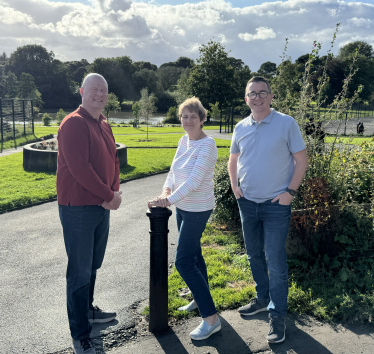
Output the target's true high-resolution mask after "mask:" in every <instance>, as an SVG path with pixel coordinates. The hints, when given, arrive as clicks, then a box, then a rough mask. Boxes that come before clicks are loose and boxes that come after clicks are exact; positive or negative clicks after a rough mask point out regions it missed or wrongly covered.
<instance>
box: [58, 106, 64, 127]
mask: <svg viewBox="0 0 374 354" xmlns="http://www.w3.org/2000/svg"><path fill="white" fill-rule="evenodd" d="M65 117H66V112H65V111H64V110H63V109H62V108H61V109H60V110H59V111H58V112H57V113H56V123H57V125H60V124H61V122H62V121H63V119H64V118H65Z"/></svg>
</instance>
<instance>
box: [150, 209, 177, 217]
mask: <svg viewBox="0 0 374 354" xmlns="http://www.w3.org/2000/svg"><path fill="white" fill-rule="evenodd" d="M146 214H147V216H148V217H149V218H169V217H170V216H171V215H172V214H173V212H172V211H171V210H170V209H169V208H162V207H152V208H150V209H148V210H147V212H146Z"/></svg>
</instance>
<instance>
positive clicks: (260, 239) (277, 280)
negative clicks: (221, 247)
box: [238, 197, 291, 317]
mask: <svg viewBox="0 0 374 354" xmlns="http://www.w3.org/2000/svg"><path fill="white" fill-rule="evenodd" d="M238 204H239V211H240V218H241V221H242V227H243V236H244V242H245V248H246V250H247V255H248V261H249V265H250V267H251V271H252V275H253V279H254V281H255V282H256V292H257V298H259V299H261V300H263V301H265V302H268V301H270V304H269V306H268V309H269V312H270V315H271V316H279V317H284V316H285V315H286V312H287V296H288V266H287V255H286V239H287V233H288V227H289V225H290V219H291V205H281V204H279V202H278V201H277V202H274V203H272V202H271V200H267V201H265V202H263V203H255V202H253V201H251V200H248V199H246V198H243V197H242V198H239V199H238Z"/></svg>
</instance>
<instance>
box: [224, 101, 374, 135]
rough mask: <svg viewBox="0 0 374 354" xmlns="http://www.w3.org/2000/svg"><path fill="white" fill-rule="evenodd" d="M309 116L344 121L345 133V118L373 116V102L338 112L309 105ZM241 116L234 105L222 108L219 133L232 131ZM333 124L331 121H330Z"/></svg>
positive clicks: (357, 104) (324, 119)
mask: <svg viewBox="0 0 374 354" xmlns="http://www.w3.org/2000/svg"><path fill="white" fill-rule="evenodd" d="M308 113H309V115H310V116H311V117H314V118H317V119H318V120H320V119H321V120H323V121H345V125H344V126H345V129H344V134H345V133H346V126H347V120H352V119H361V118H365V117H374V104H372V103H371V104H363V103H354V104H353V105H352V107H351V109H349V110H347V111H345V112H342V113H340V114H339V112H338V111H337V110H334V109H331V110H328V109H326V108H324V107H320V108H318V109H315V108H313V107H311V108H310V109H309V110H308ZM240 120H241V118H238V117H237V116H236V117H234V107H227V108H225V109H223V110H222V112H221V117H220V129H219V132H220V133H232V132H233V131H234V127H235V124H236V123H237V122H238V121H240ZM331 124H332V125H334V124H333V123H331Z"/></svg>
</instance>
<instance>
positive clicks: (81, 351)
mask: <svg viewBox="0 0 374 354" xmlns="http://www.w3.org/2000/svg"><path fill="white" fill-rule="evenodd" d="M73 352H74V353H75V354H96V350H95V347H94V346H93V343H92V340H91V338H89V337H87V338H84V339H81V340H75V339H73Z"/></svg>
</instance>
